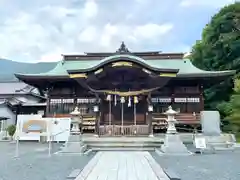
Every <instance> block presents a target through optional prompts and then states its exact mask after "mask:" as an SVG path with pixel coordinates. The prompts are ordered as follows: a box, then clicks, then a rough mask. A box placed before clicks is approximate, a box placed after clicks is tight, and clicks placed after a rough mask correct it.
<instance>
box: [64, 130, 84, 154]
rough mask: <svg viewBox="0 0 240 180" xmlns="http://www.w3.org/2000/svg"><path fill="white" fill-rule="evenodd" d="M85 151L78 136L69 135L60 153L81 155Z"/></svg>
mask: <svg viewBox="0 0 240 180" xmlns="http://www.w3.org/2000/svg"><path fill="white" fill-rule="evenodd" d="M86 150H87V146H86V145H85V144H83V143H82V141H81V137H80V135H70V136H69V138H68V141H67V142H66V143H65V144H64V147H63V148H62V150H61V151H60V153H70V154H83V153H84V152H85V151H86Z"/></svg>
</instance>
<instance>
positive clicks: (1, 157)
mask: <svg viewBox="0 0 240 180" xmlns="http://www.w3.org/2000/svg"><path fill="white" fill-rule="evenodd" d="M59 146H60V145H59V144H54V145H53V152H54V151H57V150H58V149H59ZM47 152H48V151H47V144H41V143H34V142H31V143H30V142H27V143H21V142H20V146H19V158H14V155H15V144H9V142H0V161H1V163H0V180H66V177H67V176H68V175H69V174H70V173H71V171H72V170H74V169H81V168H83V167H84V166H85V165H86V164H87V163H88V162H89V160H90V159H91V158H92V157H93V156H94V153H92V154H89V155H84V156H81V157H80V156H69V155H63V156H59V155H52V156H51V157H48V153H47Z"/></svg>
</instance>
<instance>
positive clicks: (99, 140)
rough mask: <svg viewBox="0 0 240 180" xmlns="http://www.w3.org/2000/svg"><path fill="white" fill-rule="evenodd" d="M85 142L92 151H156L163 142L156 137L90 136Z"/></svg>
mask: <svg viewBox="0 0 240 180" xmlns="http://www.w3.org/2000/svg"><path fill="white" fill-rule="evenodd" d="M83 142H84V144H86V145H87V148H88V149H91V150H92V151H155V149H158V148H160V147H161V145H162V144H163V141H162V140H161V139H159V138H155V137H91V138H90V137H89V138H84V141H83Z"/></svg>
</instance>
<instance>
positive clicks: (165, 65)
mask: <svg viewBox="0 0 240 180" xmlns="http://www.w3.org/2000/svg"><path fill="white" fill-rule="evenodd" d="M119 58H120V59H121V60H120V61H124V58H125V59H126V58H128V59H132V60H134V61H137V62H139V63H142V64H145V65H147V66H149V67H150V68H157V69H179V72H178V74H177V77H189V76H190V77H203V76H204V77H208V76H223V75H232V74H234V73H235V71H204V70H201V69H198V68H197V67H195V66H194V65H193V64H192V62H191V61H190V60H189V59H159V60H144V59H142V58H140V57H136V56H132V55H114V56H110V57H106V58H104V59H102V60H80V61H77V60H73V61H69V60H68V61H60V62H59V63H58V64H57V65H56V67H55V68H54V69H52V70H51V71H49V72H46V73H40V74H18V75H24V76H39V77H41V76H48V77H51V76H68V72H67V71H71V70H87V69H92V68H95V67H98V66H100V65H101V64H104V63H105V62H106V63H107V62H110V61H111V60H113V59H119ZM111 62H112V61H111Z"/></svg>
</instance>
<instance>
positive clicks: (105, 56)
mask: <svg viewBox="0 0 240 180" xmlns="http://www.w3.org/2000/svg"><path fill="white" fill-rule="evenodd" d="M234 73H235V71H230V70H229V71H204V70H201V69H199V68H197V67H195V66H194V65H193V64H192V62H191V61H190V59H188V58H187V57H185V56H184V54H183V53H162V52H158V51H153V52H130V51H129V50H128V49H127V47H126V46H125V44H124V43H122V44H121V47H120V48H119V49H118V50H117V51H116V52H113V53H85V54H84V55H63V59H62V60H61V61H59V62H58V64H57V65H56V67H55V68H54V69H52V70H50V71H49V72H45V73H39V74H15V76H16V77H17V78H18V79H19V80H21V81H23V82H25V83H27V84H29V85H31V86H34V87H37V88H38V89H39V90H41V91H42V92H43V93H46V94H47V106H46V109H45V110H44V116H45V117H69V116H70V112H71V111H73V109H74V108H75V107H76V106H77V107H78V108H79V111H80V112H81V117H82V120H83V127H82V128H83V130H84V131H92V132H95V133H96V134H98V135H107V134H108V135H115V136H118V135H130V136H131V135H149V134H152V133H153V132H154V131H160V132H161V131H163V132H164V131H165V130H166V120H165V118H166V117H165V116H164V115H163V114H162V113H163V112H165V111H166V109H167V107H168V106H170V105H171V106H172V107H173V109H174V110H176V111H178V112H179V113H178V115H177V116H176V119H177V120H178V122H179V124H178V128H179V129H181V128H184V127H186V128H199V127H200V116H199V113H200V112H201V111H202V110H204V98H203V91H204V89H205V88H207V87H210V86H212V85H214V84H217V83H219V82H221V81H223V80H225V79H226V78H228V77H229V76H232V75H233V74H234Z"/></svg>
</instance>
